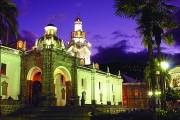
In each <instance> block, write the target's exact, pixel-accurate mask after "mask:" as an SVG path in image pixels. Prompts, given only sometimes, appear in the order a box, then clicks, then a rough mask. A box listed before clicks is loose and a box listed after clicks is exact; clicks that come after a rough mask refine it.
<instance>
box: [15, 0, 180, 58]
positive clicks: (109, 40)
mask: <svg viewBox="0 0 180 120" xmlns="http://www.w3.org/2000/svg"><path fill="white" fill-rule="evenodd" d="M14 1H15V3H16V4H17V7H18V9H19V17H18V24H19V32H20V34H21V36H23V37H24V38H27V39H30V40H29V41H35V39H37V38H39V37H41V36H42V35H43V33H44V27H45V26H46V25H47V24H48V23H53V24H55V25H56V26H57V27H58V36H59V37H60V38H61V39H63V40H64V41H65V42H66V43H67V42H68V41H69V39H70V32H71V31H72V30H73V25H74V20H75V18H76V17H77V16H78V15H80V17H81V18H82V21H83V30H84V31H85V32H86V33H87V40H88V41H89V42H90V43H91V44H92V51H93V54H95V53H97V52H98V48H100V47H103V48H107V47H112V46H114V45H116V44H120V43H123V42H124V41H125V43H126V48H125V51H126V52H140V51H143V50H144V48H143V45H142V44H141V38H140V36H139V34H138V33H137V31H136V27H137V25H136V23H135V22H134V21H133V20H130V19H127V18H122V17H118V16H116V15H115V8H114V0H14ZM174 3H176V5H178V6H180V1H179V0H174ZM27 44H28V43H27ZM162 47H163V51H164V52H168V53H172V54H173V53H180V47H179V45H176V44H175V45H173V46H171V47H167V46H165V45H164V44H163V45H162Z"/></svg>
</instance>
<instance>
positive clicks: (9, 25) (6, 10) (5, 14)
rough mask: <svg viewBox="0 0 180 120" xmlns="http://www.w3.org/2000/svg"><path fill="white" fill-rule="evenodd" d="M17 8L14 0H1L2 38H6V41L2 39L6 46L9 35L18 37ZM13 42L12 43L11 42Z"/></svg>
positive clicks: (0, 24) (0, 25)
mask: <svg viewBox="0 0 180 120" xmlns="http://www.w3.org/2000/svg"><path fill="white" fill-rule="evenodd" d="M16 17H17V8H16V5H15V4H14V3H13V2H12V0H0V39H1V40H2V39H4V38H6V41H4V40H2V43H3V44H5V45H6V46H7V45H8V44H9V43H8V37H9V35H10V34H11V35H12V36H14V37H15V39H16V38H17V21H16ZM10 44H11V43H10Z"/></svg>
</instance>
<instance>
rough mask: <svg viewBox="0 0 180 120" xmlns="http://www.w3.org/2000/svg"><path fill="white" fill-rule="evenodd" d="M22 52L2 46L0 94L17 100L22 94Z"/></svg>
mask: <svg viewBox="0 0 180 120" xmlns="http://www.w3.org/2000/svg"><path fill="white" fill-rule="evenodd" d="M20 69H21V52H20V51H19V50H15V49H12V48H8V47H4V46H0V96H2V99H8V97H9V96H11V97H12V98H13V99H15V100H17V99H18V97H19V95H20Z"/></svg>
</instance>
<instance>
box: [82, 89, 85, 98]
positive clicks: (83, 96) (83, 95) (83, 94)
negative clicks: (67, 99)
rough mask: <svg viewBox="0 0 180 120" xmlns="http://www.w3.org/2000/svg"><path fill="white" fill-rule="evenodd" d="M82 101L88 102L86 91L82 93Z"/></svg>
mask: <svg viewBox="0 0 180 120" xmlns="http://www.w3.org/2000/svg"><path fill="white" fill-rule="evenodd" d="M82 100H86V92H85V91H83V92H82Z"/></svg>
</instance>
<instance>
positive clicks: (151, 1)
mask: <svg viewBox="0 0 180 120" xmlns="http://www.w3.org/2000/svg"><path fill="white" fill-rule="evenodd" d="M166 2H167V0H115V7H116V14H117V15H120V16H125V17H128V18H132V19H134V20H135V21H136V22H137V24H138V31H139V32H140V34H141V35H142V36H143V41H142V42H143V43H144V44H145V46H147V47H148V54H149V63H148V66H149V69H150V73H149V74H150V77H151V79H150V80H151V84H150V85H151V86H150V89H151V90H152V91H153V92H155V88H157V86H156V77H155V72H156V70H155V60H154V52H153V44H154V42H153V40H152V39H153V37H155V41H156V43H157V46H158V56H159V57H158V58H159V60H160V44H161V38H162V33H164V31H163V28H166V27H167V28H169V27H170V26H172V25H173V22H172V20H171V14H172V10H174V7H173V6H170V5H167V4H166ZM167 38H171V37H169V36H168V37H167ZM165 40H167V39H165ZM170 40H172V39H170ZM154 97H155V96H154ZM153 99H154V100H155V98H153ZM154 100H153V101H154ZM154 104H155V103H154Z"/></svg>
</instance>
